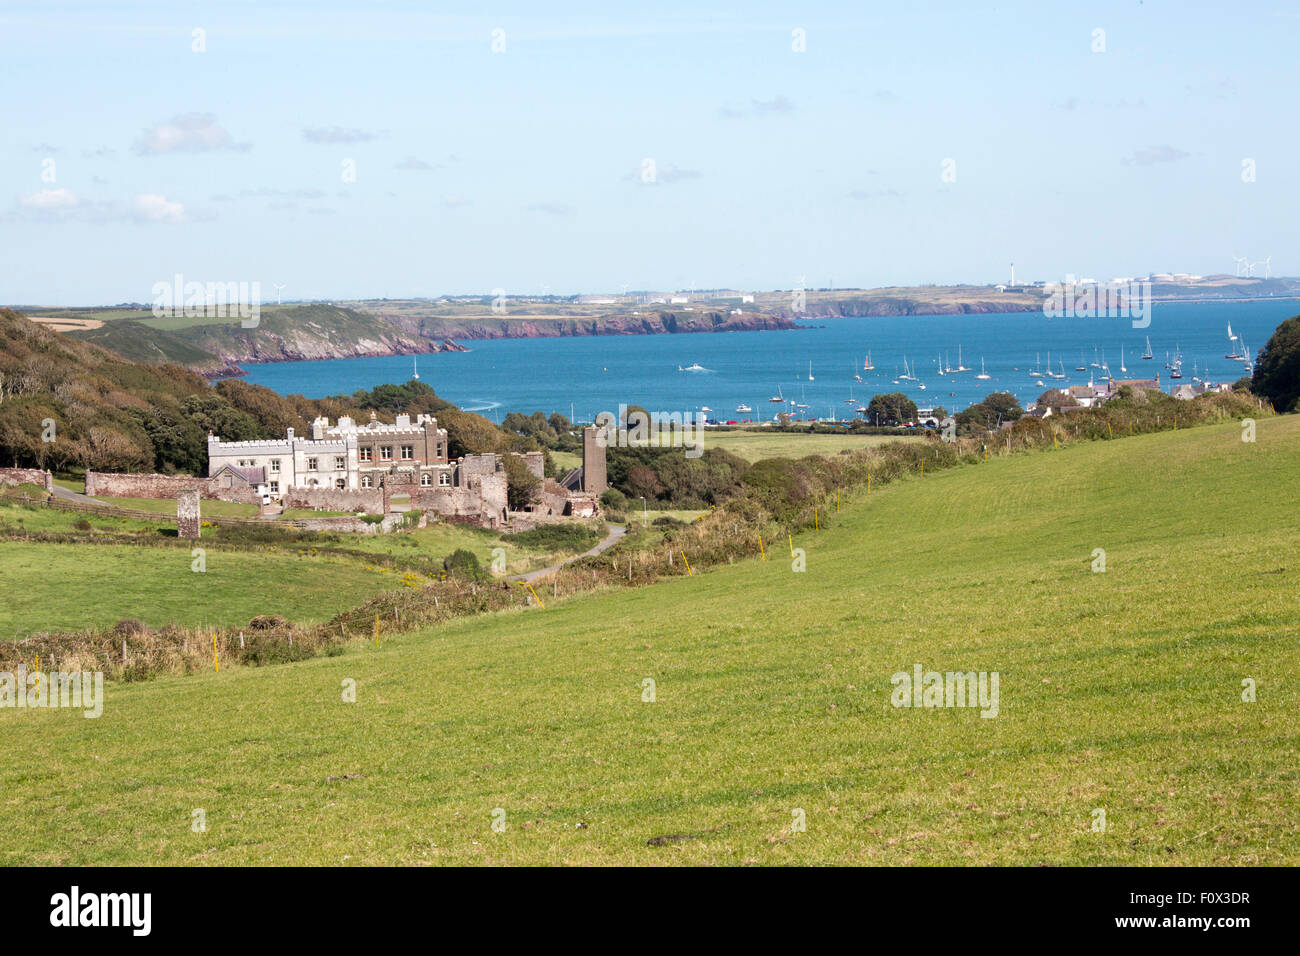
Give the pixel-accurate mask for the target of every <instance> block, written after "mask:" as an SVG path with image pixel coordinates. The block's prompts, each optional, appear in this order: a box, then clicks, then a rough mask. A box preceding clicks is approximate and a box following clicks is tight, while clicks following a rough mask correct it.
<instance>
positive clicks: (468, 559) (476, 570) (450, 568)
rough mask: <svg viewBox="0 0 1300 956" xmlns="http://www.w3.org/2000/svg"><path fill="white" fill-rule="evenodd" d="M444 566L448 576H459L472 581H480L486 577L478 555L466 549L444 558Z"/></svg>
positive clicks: (459, 549) (458, 550)
mask: <svg viewBox="0 0 1300 956" xmlns="http://www.w3.org/2000/svg"><path fill="white" fill-rule="evenodd" d="M442 566H443V568H444V570H446V571H447V573H448V574H459V575H460V576H461V577H465V578H469V579H470V580H471V581H478V580H481V579H482V578H483V577H485V575H484V573H483V566H482V565H481V564H479V561H478V555H476V554H475V553H474V552H473V551H467V550H465V549H464V548H457V549H456V550H455V551H453V552H452V553H451V554H449V555H447V557H445V558H443V560H442Z"/></svg>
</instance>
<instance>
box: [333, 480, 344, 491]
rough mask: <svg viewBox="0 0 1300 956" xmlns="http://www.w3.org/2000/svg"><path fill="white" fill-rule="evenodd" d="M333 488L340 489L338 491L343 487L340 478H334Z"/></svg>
mask: <svg viewBox="0 0 1300 956" xmlns="http://www.w3.org/2000/svg"><path fill="white" fill-rule="evenodd" d="M334 487H335V488H340V489H341V488H342V487H343V479H342V478H335V479H334Z"/></svg>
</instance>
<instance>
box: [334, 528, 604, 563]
mask: <svg viewBox="0 0 1300 956" xmlns="http://www.w3.org/2000/svg"><path fill="white" fill-rule="evenodd" d="M596 540H599V538H597V539H596ZM348 547H349V548H352V549H355V550H358V551H366V552H369V553H372V554H388V555H393V556H395V557H400V556H403V555H414V554H431V555H435V556H437V557H438V558H444V557H446V556H447V555H449V554H451V553H452V552H453V551H457V550H460V549H462V548H463V549H465V550H466V551H471V552H473V553H474V556H475V557H477V558H478V560H479V564H480V565H482V566H483V567H484V568H489V567H491V566H492V562H493V559H494V558H495V557H496V554H495V553H494V552H495V551H496V549H498V548H501V549H503V550H504V556H505V561H506V569H505V572H503V574H505V573H508V574H522V573H524V572H526V571H532V570H534V569H536V568H544V567H547V566H549V565H551V564H554V563H556V562H558V561H561V560H563V559H564V558H567V557H571V556H572V555H574V554H580V553H581V552H583V551H585V550H587V548H589V547H591V545H590V544H587V545H585V546H583V547H576V548H574V547H551V546H547V545H535V544H531V543H528V540H527V539H526V538H525V539H523V540H522V541H521V540H520V539H519V538H518V537H517V536H516V535H509V534H500V533H498V532H495V531H490V530H487V529H485V528H479V527H476V526H474V525H465V524H443V523H435V524H431V525H428V526H427V527H424V528H420V529H418V530H415V531H404V532H402V533H401V534H382V535H350V536H348Z"/></svg>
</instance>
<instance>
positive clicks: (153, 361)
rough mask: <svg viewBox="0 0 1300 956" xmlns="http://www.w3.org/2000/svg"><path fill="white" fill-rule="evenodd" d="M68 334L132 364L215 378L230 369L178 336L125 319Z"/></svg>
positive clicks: (208, 353) (210, 354)
mask: <svg viewBox="0 0 1300 956" xmlns="http://www.w3.org/2000/svg"><path fill="white" fill-rule="evenodd" d="M153 321H157V320H153ZM68 334H69V335H70V336H72V337H73V338H78V339H81V340H82V341H83V342H91V343H93V344H95V345H99V346H102V347H104V348H106V349H111V350H112V351H114V352H116V353H117V354H118V355H121V356H122V357H123V358H127V359H130V360H131V361H132V362H143V363H145V364H146V365H157V364H160V363H164V362H171V363H172V364H174V365H184V366H186V367H188V368H190V369H191V370H193V371H196V372H199V373H201V374H209V373H210V374H216V373H219V372H222V371H224V370H226V369H228V368H230V366H227V365H226V364H225V363H223V362H222V361H221V360H220V359H218V358H217V357H216V356H215V355H213V354H212V353H211V352H208V351H205V350H204V349H201V348H199V347H198V346H196V345H194V344H193V343H191V342H189V341H187V340H186V339H185V338H183V337H182V336H180V335H177V334H176V333H175V332H172V331H170V330H168V329H164V328H151V327H149V325H146V324H145V323H144V322H136V321H132V320H129V319H122V320H119V321H110V322H105V323H104V324H103V325H101V326H100V327H99V328H97V329H89V330H86V331H74V332H69V333H68Z"/></svg>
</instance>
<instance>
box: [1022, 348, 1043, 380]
mask: <svg viewBox="0 0 1300 956" xmlns="http://www.w3.org/2000/svg"><path fill="white" fill-rule="evenodd" d="M1042 358H1043V357H1042V355H1040V354H1039V353H1037V352H1035V353H1034V368H1033V371H1031V372H1028V373H1026V374H1028V375H1029V377H1030V378H1038V377H1040V376H1041V375H1042V374H1043V373H1042V372H1040V371H1039V370H1038V366H1039V365H1041V364H1043V363H1042Z"/></svg>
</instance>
